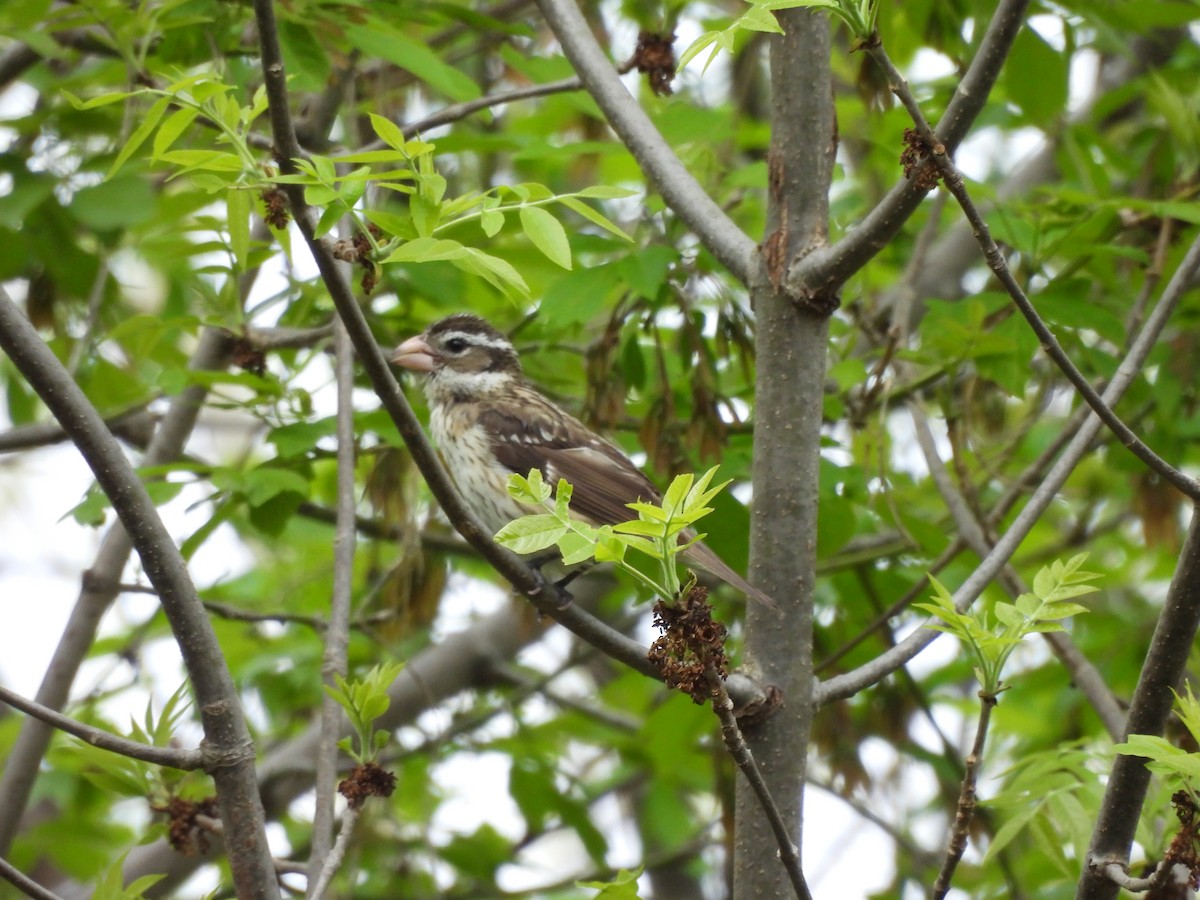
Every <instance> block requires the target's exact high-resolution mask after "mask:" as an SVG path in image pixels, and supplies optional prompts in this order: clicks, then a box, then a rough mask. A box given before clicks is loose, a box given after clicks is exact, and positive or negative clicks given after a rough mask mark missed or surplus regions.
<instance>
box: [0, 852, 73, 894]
mask: <svg viewBox="0 0 1200 900" xmlns="http://www.w3.org/2000/svg"><path fill="white" fill-rule="evenodd" d="M0 878H3V879H4V880H5V881H7V882H8V883H9V884H11V885H13V886H14V887H16V888H17V889H19V890H20V891H21V893H23V894H24V895H25V896H27V897H32V898H33V900H63V898H62V897H60V896H58V894H56V893H54V892H53V891H49V890H47V889H46V888H44V887H42V886H41V885H40V884H38V883H37V882H36V881H34V880H33V879H32V878H30V877H29V876H28V875H26V874H25V873H24V872H22V871H21V870H20V869H18V868H16V867H15V866H14V865H13V864H12V863H10V862H9V861H8V860H7V859H4V858H2V857H0Z"/></svg>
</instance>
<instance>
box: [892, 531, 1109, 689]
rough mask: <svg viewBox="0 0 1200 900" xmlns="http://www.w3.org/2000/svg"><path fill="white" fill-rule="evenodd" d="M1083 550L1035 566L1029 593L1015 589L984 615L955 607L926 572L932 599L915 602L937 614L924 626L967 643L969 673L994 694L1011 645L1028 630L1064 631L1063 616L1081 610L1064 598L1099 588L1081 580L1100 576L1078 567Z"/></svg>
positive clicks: (1084, 558)
mask: <svg viewBox="0 0 1200 900" xmlns="http://www.w3.org/2000/svg"><path fill="white" fill-rule="evenodd" d="M1087 556H1088V555H1087V554H1086V553H1080V554H1079V555H1078V556H1073V557H1072V558H1071V559H1069V560H1067V561H1066V562H1065V563H1064V562H1061V561H1059V560H1055V561H1054V562H1053V563H1051V564H1050V565H1049V566H1045V567H1044V568H1042V569H1040V570H1038V573H1037V575H1036V576H1034V579H1033V591H1032V592H1031V593H1028V594H1021V596H1019V597H1018V598H1017V600H1016V602H1015V603H1007V602H1005V601H997V602H996V603H995V604H993V606H992V609H991V613H990V615H989V614H988V613H987V612H984V613H973V612H965V613H961V612H959V611H958V610H957V609H955V606H954V597H953V596H952V595H951V593H950V592H949V591H948V590H946V588H945V587H944V586H943V585H942V584H941V582H939V581H938V580H937V579H936V578H934V577H933V576H932V575H930V576H929V580H930V581H931V582H932V583H933V590H934V594H933V602H932V603H917V604H915V605H916V607H917V608H918V609H923V610H925V611H926V612H928V613H930V614H932V615H933V616H935V617H936V618H937V619H938V620H939V621H936V622H933V623H932V624H931V625H930V626H929V627H930V628H936V629H937V630H938V631H944V632H946V633H947V634H952V635H954V636H955V637H957V638H958V639H959V640H960V641H962V642H963V643H964V644H965V645H966V646H967V649H969V650H970V651H971V655H972V656H973V657H974V659H975V677H976V678H978V679H979V683H980V684H981V685H982V686H983V690H984V692H985V693H987V694H992V695H995V694H997V693H999V692H1000V691H1002V690H1004V689H1005V685H1004V683H1003V681H1002V680H1001V677H1000V676H1001V672H1002V671H1003V669H1004V665H1005V663H1007V662H1008V658H1009V657H1010V656H1011V655H1012V652H1013V650H1015V649H1016V648H1017V645H1019V644H1020V643H1021V642H1022V641H1023V640H1025V638H1027V637H1028V636H1029V635H1031V634H1045V633H1047V632H1054V631H1065V630H1066V629H1065V628H1064V627H1063V625H1062V621H1063V620H1064V619H1069V618H1070V617H1071V616H1075V615H1078V614H1079V613H1081V612H1087V607H1086V606H1080V605H1079V604H1078V603H1072V602H1070V601H1071V599H1072V598H1074V597H1081V596H1083V595H1085V594H1091V593H1094V592H1096V591H1098V590H1099V588H1097V587H1096V586H1095V585H1091V584H1087V582H1089V581H1094V580H1096V579H1097V578H1100V577H1101V576H1100V575H1098V574H1096V573H1094V572H1085V571H1083V569H1082V568H1081V567H1082V566H1083V564H1084V562H1086V561H1087Z"/></svg>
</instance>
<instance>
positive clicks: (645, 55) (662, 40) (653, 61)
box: [630, 31, 675, 97]
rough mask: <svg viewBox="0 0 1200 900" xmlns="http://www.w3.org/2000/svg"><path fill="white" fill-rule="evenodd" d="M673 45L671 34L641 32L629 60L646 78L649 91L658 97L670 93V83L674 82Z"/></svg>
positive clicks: (673, 36)
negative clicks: (631, 57) (648, 82)
mask: <svg viewBox="0 0 1200 900" xmlns="http://www.w3.org/2000/svg"><path fill="white" fill-rule="evenodd" d="M674 43H675V35H673V34H666V35H663V34H655V33H654V32H651V31H643V32H642V33H641V34H639V35H638V42H637V47H636V48H635V49H634V51H633V59H632V60H630V62H632V63H633V65H634V66H635V67H636V68H637V70H638V71H639V72H644V73H645V74H646V75H647V76H648V80H649V81H650V90H652V91H654V93H655V94H657V95H658V96H659V97H663V96H666V95H667V94H670V93H671V82H672V81H674V80H675V48H674V46H673V45H674Z"/></svg>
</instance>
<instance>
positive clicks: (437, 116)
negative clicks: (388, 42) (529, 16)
mask: <svg viewBox="0 0 1200 900" xmlns="http://www.w3.org/2000/svg"><path fill="white" fill-rule="evenodd" d="M582 88H583V81H582V80H581V79H580V78H579V76H578V75H573V76H571V77H570V78H563V79H560V80H559V81H547V82H546V83H545V84H531V85H529V86H528V87H521V88H513V89H512V90H511V91H502V92H500V93H497V94H488V95H487V96H484V97H477V98H476V99H474V100H467V101H465V102H463V103H455V104H453V105H451V106H446V107H443V108H442V109H439V110H438V111H437V112H435V113H430V114H429V115H428V116H426V117H425V118H423V119H418V120H417V121H416V122H410V123H409V124H407V125H404V126H402V127H401V129H400V130H401V131H402V132H403V133H404V137H405V139H406V140H411V139H412V138H415V137H417V136H419V135H420V134H421V133H422V132H425V131H429V130H430V129H431V128H437V127H438V126H439V125H449V124H450V123H452V122H457V121H459V120H461V119H465V118H466V117H467V116H469V115H471V114H472V113H476V112H479V111H480V110H482V109H492V108H494V107H497V106H505V105H507V104H509V103H517V102H519V101H521V100H531V99H533V98H535V97H548V96H550V95H551V94H563V93H566V92H568V91H578V90H580V89H582ZM383 146H386V145H385V144H384V143H383V141H373V142H372V143H370V144H367V145H366V146H365V147H363V149H364V150H372V149H379V148H380V147H383Z"/></svg>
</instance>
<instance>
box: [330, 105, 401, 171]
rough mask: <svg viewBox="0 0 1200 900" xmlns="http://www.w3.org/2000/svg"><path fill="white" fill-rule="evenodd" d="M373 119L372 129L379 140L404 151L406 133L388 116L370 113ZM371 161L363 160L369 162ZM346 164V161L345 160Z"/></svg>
mask: <svg viewBox="0 0 1200 900" xmlns="http://www.w3.org/2000/svg"><path fill="white" fill-rule="evenodd" d="M368 115H369V116H370V117H371V128H372V129H373V130H374V131H375V134H376V135H378V136H379V139H380V140H381V141H383V142H384V143H385V144H387V145H388V146H389V147H391V148H392V149H394V150H401V151H402V150H404V145H405V143H406V142H405V139H404V132H403V131H402V130H401V129H400V126H399V125H397V124H396V123H395V122H393V121H392V120H391V119H389V118H387V117H386V116H381V115H377V114H376V113H368ZM368 161H369V160H362V162H368ZM343 162H345V160H343Z"/></svg>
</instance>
